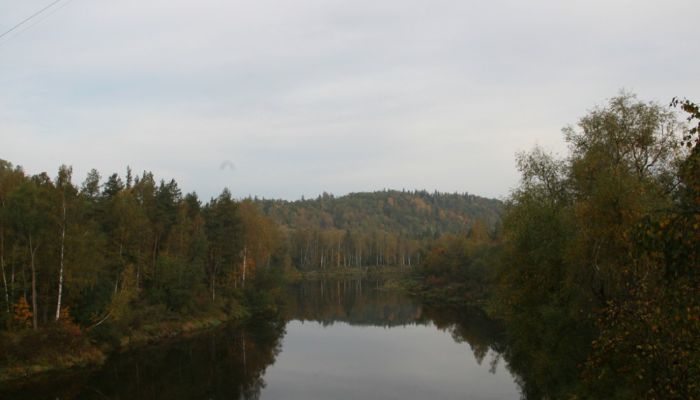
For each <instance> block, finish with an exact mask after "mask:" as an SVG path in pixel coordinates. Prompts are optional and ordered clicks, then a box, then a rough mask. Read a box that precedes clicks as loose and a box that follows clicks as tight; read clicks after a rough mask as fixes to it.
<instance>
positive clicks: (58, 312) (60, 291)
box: [56, 197, 66, 321]
mask: <svg viewBox="0 0 700 400" xmlns="http://www.w3.org/2000/svg"><path fill="white" fill-rule="evenodd" d="M65 246H66V199H65V197H64V199H63V224H62V225H61V259H60V263H59V268H58V300H57V301H56V321H58V319H59V318H61V296H62V295H63V255H64V253H65Z"/></svg>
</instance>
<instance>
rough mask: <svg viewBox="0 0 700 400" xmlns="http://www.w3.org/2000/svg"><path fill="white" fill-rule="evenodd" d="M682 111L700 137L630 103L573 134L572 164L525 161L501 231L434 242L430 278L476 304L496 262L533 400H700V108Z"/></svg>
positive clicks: (663, 113)
mask: <svg viewBox="0 0 700 400" xmlns="http://www.w3.org/2000/svg"><path fill="white" fill-rule="evenodd" d="M673 105H679V106H680V107H682V109H683V110H684V111H685V112H687V113H688V116H689V118H688V120H689V121H690V128H688V126H687V125H685V123H684V122H683V121H681V120H679V117H678V116H677V115H676V114H675V113H674V112H673V110H671V109H670V108H668V107H664V106H661V105H658V104H655V103H646V102H642V101H639V100H637V99H636V97H634V96H633V95H628V94H622V95H620V96H618V97H615V98H613V99H611V100H610V102H609V103H608V104H607V105H606V106H605V107H600V108H596V109H594V110H592V111H591V112H590V113H589V114H588V115H586V116H585V117H583V118H582V119H581V120H580V121H579V124H578V127H568V128H566V129H564V135H565V139H566V141H567V143H568V144H569V149H570V150H569V154H568V155H567V156H566V157H564V158H558V157H555V156H553V155H551V154H548V153H546V152H545V151H543V150H541V149H539V148H537V149H535V150H533V151H531V152H529V153H524V154H521V155H519V156H518V166H519V169H520V172H521V174H522V180H521V183H520V186H519V187H518V188H517V189H516V190H514V191H513V193H512V195H511V196H510V199H509V200H508V201H507V203H506V206H505V213H504V219H503V225H502V231H501V233H500V235H497V236H494V237H492V238H491V239H490V240H489V241H488V243H487V246H486V250H479V248H478V246H475V244H476V243H475V242H474V241H473V240H470V239H469V238H464V237H463V238H460V239H458V240H457V241H456V244H454V243H453V244H452V245H449V242H448V245H447V246H443V247H434V248H433V250H432V252H433V256H432V257H433V258H435V259H436V260H437V261H435V262H429V263H426V264H425V266H424V267H425V268H423V269H421V275H422V276H421V278H422V282H423V284H424V285H425V282H428V281H429V280H431V279H432V280H433V282H438V283H440V282H441V281H440V279H441V278H442V277H443V276H444V275H445V274H447V277H446V278H443V279H444V280H445V281H449V280H450V279H452V278H454V279H456V280H458V281H461V282H463V287H464V288H465V291H464V292H462V293H461V295H460V296H461V298H462V299H469V298H470V296H471V294H470V293H469V290H474V286H477V287H478V285H477V284H476V283H475V282H474V281H475V280H476V281H477V282H478V281H479V280H482V279H483V275H480V271H482V268H480V267H479V265H483V262H484V260H487V261H488V263H490V266H491V268H490V271H489V274H488V275H487V276H490V277H491V278H490V280H488V281H487V282H488V283H489V285H490V287H491V288H492V289H491V290H490V291H489V292H488V293H487V297H488V298H489V299H490V300H489V302H488V309H489V310H490V312H491V313H492V314H493V315H495V316H497V317H498V318H499V319H500V320H501V321H503V323H504V325H505V327H506V329H507V331H508V334H509V335H508V337H509V339H508V346H507V347H506V349H505V357H506V359H507V360H508V362H509V365H510V367H511V369H512V370H513V371H514V372H516V373H517V374H518V375H520V377H521V378H522V382H521V383H522V389H523V394H524V396H525V397H526V398H535V399H536V398H571V399H574V398H606V399H638V398H647V399H658V398H665V399H698V398H700V384H699V383H698V382H700V270H699V269H698V267H699V266H700V258H699V256H700V146H699V142H698V140H699V138H698V127H700V112H698V107H697V106H696V105H695V104H693V103H690V102H688V101H684V102H679V101H675V100H674V102H673ZM489 248H491V249H493V248H496V249H497V250H496V254H494V253H493V252H492V251H491V252H489V250H488V249H489ZM484 256H485V257H484ZM482 272H483V271H482ZM443 287H446V286H444V285H443ZM452 294H453V295H454V293H452Z"/></svg>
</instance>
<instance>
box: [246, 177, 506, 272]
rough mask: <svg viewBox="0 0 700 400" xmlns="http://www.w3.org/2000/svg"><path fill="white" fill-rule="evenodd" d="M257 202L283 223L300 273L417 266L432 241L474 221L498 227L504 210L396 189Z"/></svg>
mask: <svg viewBox="0 0 700 400" xmlns="http://www.w3.org/2000/svg"><path fill="white" fill-rule="evenodd" d="M255 202H256V203H258V204H260V205H261V207H262V209H263V211H264V213H265V214H266V215H267V216H269V217H270V218H272V219H273V220H274V221H275V222H276V223H278V224H279V225H280V227H281V230H282V232H283V233H284V236H285V238H286V241H285V245H286V248H287V253H288V255H289V262H290V263H291V264H293V265H294V266H296V267H297V268H299V269H301V270H318V269H321V270H325V269H329V268H346V267H381V266H387V265H389V266H414V265H416V264H418V263H419V262H420V261H421V255H422V249H423V248H424V247H425V246H426V244H427V243H429V242H430V241H432V240H434V239H436V238H439V237H441V236H442V235H444V234H447V233H458V232H463V231H466V230H470V229H471V228H472V226H473V225H474V224H475V223H480V224H484V225H486V226H489V227H493V226H495V225H496V223H497V221H498V220H499V218H500V213H501V208H502V204H501V202H500V201H498V200H494V199H487V198H483V197H479V196H475V195H470V194H467V193H463V194H459V193H454V194H449V193H439V192H434V193H428V192H426V191H395V190H385V191H380V192H372V193H352V194H349V195H346V196H341V197H334V196H333V195H331V194H328V193H324V194H323V195H321V196H318V198H316V199H309V200H305V199H303V198H302V200H299V201H284V200H265V199H262V200H260V199H255Z"/></svg>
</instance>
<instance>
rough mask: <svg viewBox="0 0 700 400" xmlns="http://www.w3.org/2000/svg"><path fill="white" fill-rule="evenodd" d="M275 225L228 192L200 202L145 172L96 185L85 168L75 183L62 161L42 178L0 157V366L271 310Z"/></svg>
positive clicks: (98, 180) (113, 177) (114, 177)
mask: <svg viewBox="0 0 700 400" xmlns="http://www.w3.org/2000/svg"><path fill="white" fill-rule="evenodd" d="M275 232H276V230H275V226H274V223H273V222H272V221H271V220H269V219H268V218H266V217H264V216H263V215H262V214H261V213H260V211H259V209H258V207H257V206H255V205H254V204H252V203H251V202H248V201H242V202H239V201H236V200H235V199H234V198H233V197H232V195H231V192H229V191H228V190H227V189H225V190H223V191H222V193H221V194H220V195H219V196H218V197H216V198H213V199H211V200H210V201H208V202H206V203H204V204H203V203H202V202H201V201H200V200H199V198H198V197H197V195H196V194H195V193H189V194H184V195H183V194H182V192H181V190H180V188H179V187H178V185H177V183H176V182H175V181H174V180H171V181H169V182H166V181H163V180H161V181H160V182H157V181H156V179H155V178H154V176H153V174H152V173H150V172H143V174H141V175H140V176H133V175H132V173H131V170H127V172H126V175H125V177H124V178H123V179H122V178H121V177H120V176H119V175H118V174H113V175H111V176H109V177H108V178H107V179H106V180H104V181H102V180H101V177H100V175H99V174H98V173H97V171H95V170H93V171H91V172H90V173H89V174H88V176H87V178H86V179H85V180H84V182H83V183H82V184H80V185H76V184H75V183H73V176H72V170H71V168H70V167H67V166H61V167H60V168H59V169H58V172H57V174H56V176H55V178H51V177H50V176H49V175H48V174H47V173H41V174H38V175H33V176H30V175H27V174H26V173H25V172H24V171H23V169H22V168H21V167H16V166H13V165H12V164H11V163H9V162H7V161H0V274H1V275H2V289H1V290H2V300H3V301H2V310H1V311H0V334H2V338H1V340H0V354H2V360H0V365H2V366H6V367H8V368H10V367H12V368H15V369H19V371H16V372H17V373H23V371H21V368H20V367H21V366H22V365H23V364H24V363H30V364H31V360H32V359H33V357H36V356H37V355H41V356H42V357H44V358H46V356H47V354H53V355H54V356H55V357H54V358H61V357H62V355H61V354H65V351H64V350H65V348H62V346H64V347H71V346H72V347H74V349H73V350H74V352H75V353H76V354H81V353H85V354H92V355H91V356H88V357H92V356H95V354H97V353H99V352H97V351H95V349H94V348H92V347H91V346H90V343H95V342H96V343H101V344H105V343H113V344H114V343H117V344H118V343H120V342H124V341H127V340H129V339H133V338H134V337H135V336H137V335H139V334H140V335H145V336H148V335H155V336H157V335H158V334H159V333H162V334H164V335H169V334H171V331H173V330H174V329H175V328H173V326H172V324H171V325H167V326H166V325H164V326H163V328H162V332H158V328H157V324H158V323H159V322H162V323H166V322H172V321H173V320H182V321H188V319H187V318H188V317H192V318H195V317H197V318H203V319H204V322H202V320H200V321H199V323H203V324H207V323H211V322H212V321H218V322H220V321H221V320H225V319H227V318H229V317H234V318H238V317H244V316H246V315H250V314H251V313H255V312H257V311H259V310H262V311H264V310H266V309H269V308H270V307H272V308H274V300H270V296H271V293H273V291H270V290H267V289H269V287H268V286H269V285H270V283H269V280H267V281H266V279H267V278H265V276H268V277H269V276H272V275H273V273H274V271H272V270H271V269H269V268H267V266H268V265H269V264H270V263H271V262H272V261H271V260H272V258H273V254H275V249H276V248H278V246H277V245H276V243H277V242H278V240H276V239H275V234H276V233H275ZM257 269H260V270H261V271H263V272H264V273H257V274H256V273H254V272H255V271H256V270H257ZM258 289H260V290H258ZM263 289H265V290H263ZM207 321H209V322H207ZM190 322H191V321H190ZM154 324H156V325H155V326H154ZM183 329H191V327H189V328H188V327H184V328H183ZM88 336H89V337H88ZM47 337H48V339H47ZM88 339H89V340H88ZM78 358H80V357H78ZM63 362H65V363H67V364H71V363H73V362H77V360H64V359H61V360H57V361H56V363H58V364H61V363H63ZM2 371H4V372H6V373H8V374H9V375H12V374H13V373H14V372H12V371H9V372H8V371H7V370H2Z"/></svg>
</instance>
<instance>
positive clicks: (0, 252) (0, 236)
mask: <svg viewBox="0 0 700 400" xmlns="http://www.w3.org/2000/svg"><path fill="white" fill-rule="evenodd" d="M0 269H1V270H2V283H3V285H4V286H5V307H6V309H7V312H8V313H9V312H10V291H9V290H8V289H7V276H6V275H5V229H4V227H3V226H0Z"/></svg>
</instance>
